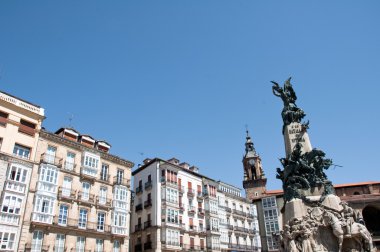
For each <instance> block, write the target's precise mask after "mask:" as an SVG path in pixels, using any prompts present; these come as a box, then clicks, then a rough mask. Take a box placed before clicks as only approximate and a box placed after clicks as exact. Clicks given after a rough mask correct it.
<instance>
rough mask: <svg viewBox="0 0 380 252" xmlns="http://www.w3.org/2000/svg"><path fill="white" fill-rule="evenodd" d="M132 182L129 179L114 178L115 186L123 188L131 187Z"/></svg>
mask: <svg viewBox="0 0 380 252" xmlns="http://www.w3.org/2000/svg"><path fill="white" fill-rule="evenodd" d="M130 182H131V181H130V180H129V179H126V178H122V177H119V176H114V177H113V184H114V185H122V186H126V187H130V185H131V183H130Z"/></svg>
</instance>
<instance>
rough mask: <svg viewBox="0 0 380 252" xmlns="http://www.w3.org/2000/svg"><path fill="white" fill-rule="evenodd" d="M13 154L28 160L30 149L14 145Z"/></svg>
mask: <svg viewBox="0 0 380 252" xmlns="http://www.w3.org/2000/svg"><path fill="white" fill-rule="evenodd" d="M13 154H14V155H16V156H18V157H21V158H29V156H30V148H29V147H26V146H22V145H20V144H15V146H14V148H13Z"/></svg>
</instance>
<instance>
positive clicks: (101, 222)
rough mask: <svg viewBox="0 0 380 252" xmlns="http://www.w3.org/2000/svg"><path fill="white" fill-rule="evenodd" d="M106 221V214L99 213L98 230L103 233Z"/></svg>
mask: <svg viewBox="0 0 380 252" xmlns="http://www.w3.org/2000/svg"><path fill="white" fill-rule="evenodd" d="M104 219H105V213H98V225H97V230H98V231H101V232H103V231H104Z"/></svg>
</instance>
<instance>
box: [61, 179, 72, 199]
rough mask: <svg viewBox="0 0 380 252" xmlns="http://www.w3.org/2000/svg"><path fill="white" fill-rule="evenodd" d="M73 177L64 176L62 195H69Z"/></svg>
mask: <svg viewBox="0 0 380 252" xmlns="http://www.w3.org/2000/svg"><path fill="white" fill-rule="evenodd" d="M72 181H73V179H72V178H71V177H66V176H65V177H64V178H63V184H62V195H64V196H67V197H70V195H71V183H72Z"/></svg>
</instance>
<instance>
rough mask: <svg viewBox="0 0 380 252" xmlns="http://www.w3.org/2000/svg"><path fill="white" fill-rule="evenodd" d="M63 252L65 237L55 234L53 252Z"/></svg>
mask: <svg viewBox="0 0 380 252" xmlns="http://www.w3.org/2000/svg"><path fill="white" fill-rule="evenodd" d="M64 251H65V235H64V234H57V236H56V237H55V244H54V252H64Z"/></svg>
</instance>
